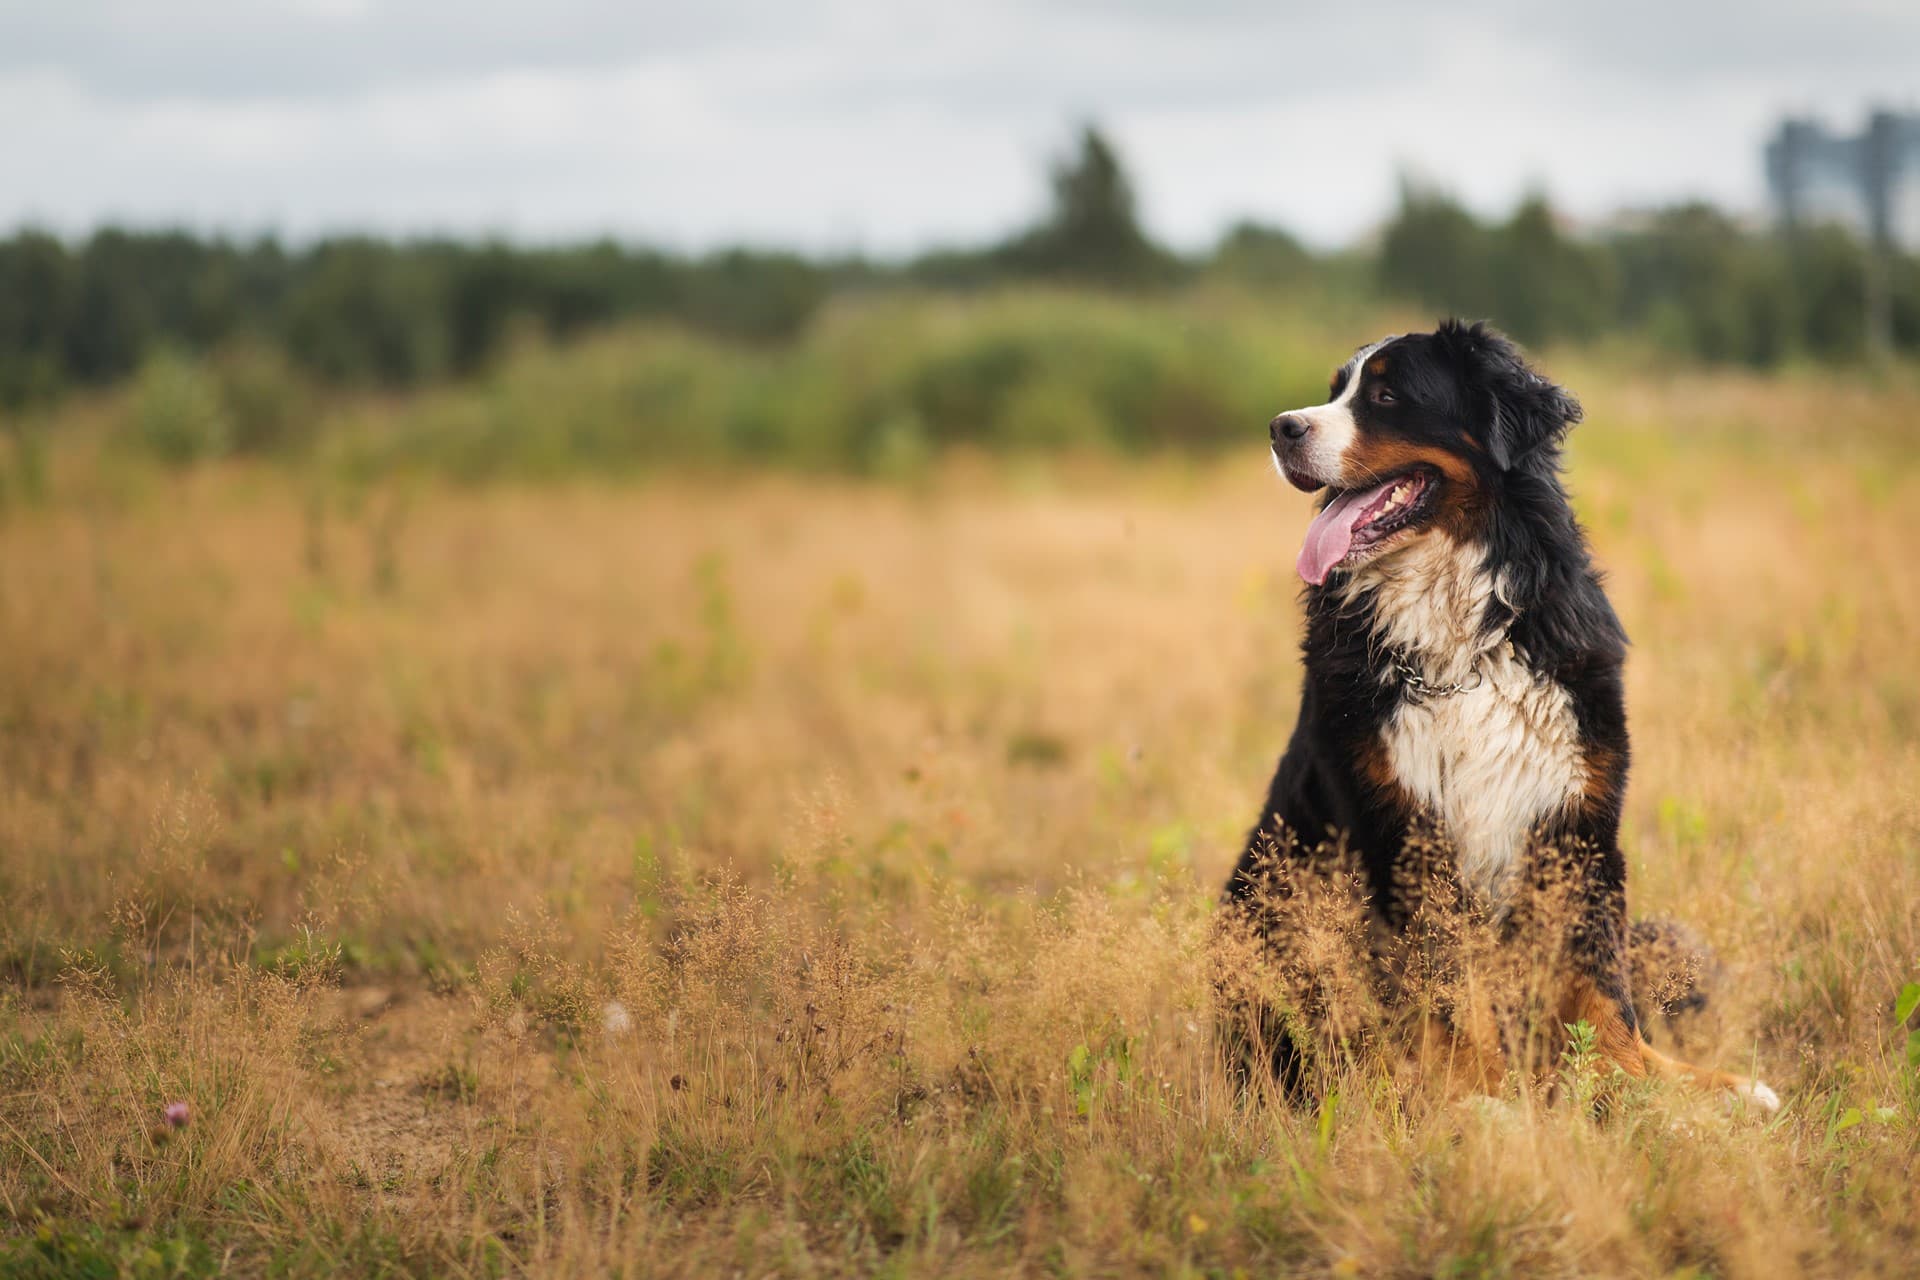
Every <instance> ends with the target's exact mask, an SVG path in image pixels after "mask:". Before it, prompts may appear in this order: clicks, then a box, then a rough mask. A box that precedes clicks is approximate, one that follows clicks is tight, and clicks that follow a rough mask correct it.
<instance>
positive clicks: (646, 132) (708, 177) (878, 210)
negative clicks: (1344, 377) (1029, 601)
mask: <svg viewBox="0 0 1920 1280" xmlns="http://www.w3.org/2000/svg"><path fill="white" fill-rule="evenodd" d="M1725 15H1726V11H1725V10H1724V9H1723V8H1722V7H1721V6H1719V5H1709V4H1706V3H1691V4H1689V3H1667V4H1660V3H1654V2H1653V0H1624V3H1617V4H1614V5H1610V6H1606V7H1600V6H1540V5H1537V4H1528V3H1522V0H1485V2H1484V3H1480V4H1469V5H1460V6H1445V7H1442V6H1434V5H1429V4H1415V3H1411V2H1410V0H1381V2H1380V3H1375V4H1371V5H1367V6H1348V7H1343V8H1340V9H1334V8H1332V7H1313V8H1307V7H1304V6H1291V5H1274V4H1271V3H1252V2H1250V0H1192V2H1190V3H1185V4H1178V5H1174V4H1159V3H1151V4H1150V3H1144V2H1142V0H1117V2H1103V3H1094V2H1093V0H1065V2H1064V3H1062V2H1059V0H1055V2H1053V3H1041V2H1039V0H1033V2H1031V3H1022V2H1021V0H980V2H979V3H974V4H969V5H945V6H914V5H888V4H884V3H879V2H878V0H820V2H816V3H812V4H800V5H795V4H773V3H768V0H711V2H709V3H706V4H704V5H701V6H693V5H685V4H679V5H673V6H668V5H664V4H659V3H653V2H649V3H645V4H641V5H637V6H636V5H622V4H613V3H602V2H600V0H548V2H547V3H544V4H540V5H532V4H512V5H508V4H484V3H471V2H470V3H466V4H458V3H453V2H452V0H412V2H410V3H397V2H396V3H382V2H381V0H252V2H248V0H178V2H176V3H172V4H167V5H156V4H153V3H151V0H67V2H66V3H63V4H61V5H58V6H40V7H35V8H31V9H29V8H26V7H24V6H16V7H14V8H9V9H6V10H0V147H4V148H5V152H6V154H7V155H8V157H9V169H10V174H9V181H8V182H7V183H5V184H0V222H10V221H18V220H20V219H22V218H38V219H42V220H46V221H49V222H51V223H53V224H55V225H57V226H60V227H64V228H68V229H80V228H83V227H86V226H89V225H92V224H94V223H97V222H98V221H101V220H103V219H107V218H121V219H132V220H136V221H141V222H156V221H185V222H188V223H190V224H192V225H198V226H222V227H235V228H256V227H262V226H274V227H279V228H283V229H286V230H289V231H292V232H294V233H296V234H306V233H311V232H315V231H320V230H325V229H331V228H339V227H348V226H368V227H373V228H376V229H382V230H454V231H504V232H508V233H513V234H520V235H527V236H567V235H579V234H594V233H599V232H603V231H606V232H614V233H617V234H625V235H631V236H641V237H648V238H660V239H666V240H670V241H673V242H676V243H682V244H688V245H700V244H711V243H716V242H719V241H724V240H729V239H733V238H737V237H748V238H753V239H760V240H778V241H793V242H800V243H805V244H809V245H813V246H828V247H853V246H860V247H870V248H879V249H883V250H884V249H896V248H903V247H909V246H915V245H921V244H925V243H929V242H934V241H940V240H953V239H967V238H973V237H978V236H983V235H990V234H995V233H997V232H1000V231H1002V230H1004V229H1006V227H1008V226H1009V225H1011V224H1012V223H1013V222H1015V221H1017V220H1019V219H1021V218H1024V217H1027V216H1030V215H1031V213H1032V212H1033V210H1034V209H1036V208H1037V207H1038V204H1039V202H1040V200H1041V199H1042V194H1043V193H1042V183H1041V179H1040V167H1041V162H1042V161H1043V160H1044V158H1045V157H1046V156H1047V154H1048V153H1049V152H1050V151H1051V150H1052V149H1053V148H1054V147H1055V146H1057V145H1058V144H1059V142H1060V140H1061V139H1062V138H1063V137H1064V135H1065V131H1066V129H1067V127H1068V126H1069V125H1070V124H1071V123H1072V122H1073V121H1074V120H1077V119H1080V118H1087V117H1092V118H1098V119H1100V120H1102V121H1104V122H1106V123H1108V124H1109V125H1110V127H1112V128H1113V130H1114V131H1115V132H1116V133H1117V135H1118V136H1119V138H1120V140H1121V142H1122V144H1123V146H1124V148H1125V150H1126V152H1127V154H1128V155H1129V157H1130V159H1131V160H1132V161H1133V162H1134V164H1135V166H1136V168H1137V170H1138V176H1139V179H1140V185H1141V188H1142V191H1143V194H1144V197H1145V200H1146V205H1147V209H1148V212H1149V214H1150V216H1151V217H1152V218H1153V220H1154V222H1155V225H1156V226H1157V227H1158V228H1159V229H1161V230H1162V231H1163V232H1165V233H1166V234H1169V235H1172V236H1174V237H1176V238H1178V239H1180V240H1182V241H1184V242H1187V243H1193V242H1196V241H1199V240H1202V239H1204V238H1205V237H1207V236H1209V235H1211V234H1213V233H1214V232H1216V231H1217V230H1218V228H1219V227H1220V226H1221V225H1222V224H1223V223H1224V222H1225V221H1227V220H1229V219H1231V218H1232V217H1235V216H1238V215H1242V214H1252V215H1256V216H1261V217H1267V218H1272V219H1276V220H1279V221H1283V222H1287V223H1290V224H1292V225H1295V226H1297V227H1299V228H1301V229H1302V230H1304V231H1305V232H1307V233H1308V234H1309V235H1311V236H1313V237H1314V238H1317V239H1320V240H1323V241H1338V240H1342V239H1347V238H1350V237H1351V236H1353V235H1355V234H1357V233H1359V232H1360V231H1362V230H1364V228H1365V227H1366V226H1367V224H1368V223H1369V222H1370V221H1371V220H1372V219H1374V218H1377V217H1378V215H1379V214H1380V213H1381V212H1382V210H1383V209H1384V207H1385V204H1386V202H1387V201H1388V200H1389V199H1390V195H1391V186H1392V180H1393V175H1394V172H1395V170H1396V169H1397V168H1400V167H1408V168H1413V169H1416V170H1419V171H1422V172H1425V173H1428V174H1431V175H1434V176H1437V177H1439V178H1441V179H1443V180H1445V181H1447V182H1449V183H1451V184H1453V185H1454V186H1455V187H1456V188H1458V189H1459V190H1460V191H1461V192H1462V193H1463V194H1465V195H1466V196H1467V197H1468V198H1469V199H1470V200H1471V201H1474V202H1476V203H1478V204H1480V205H1482V206H1483V207H1488V208H1497V207H1500V206H1501V205H1502V204H1503V203H1504V202H1506V201H1508V200H1511V199H1512V198H1513V197H1514V196H1515V195H1516V194H1518V193H1519V192H1520V191H1521V190H1523V189H1524V188H1526V187H1528V186H1529V185H1545V186H1546V187H1548V189H1550V190H1551V191H1552V192H1554V194H1555V195H1556V196H1557V197H1558V198H1560V199H1561V200H1562V201H1563V202H1564V203H1566V204H1568V205H1569V206H1570V207H1572V208H1573V209H1575V210H1576V211H1580V212H1585V213H1589V214H1601V213H1605V212H1606V211H1608V210H1609V209H1611V208H1612V207H1614V206H1615V205H1617V204H1619V203H1621V202H1645V201H1650V200H1657V199H1669V198H1675V197H1680V196H1685V195H1692V194H1699V195H1706V196H1710V197H1712V198H1715V199H1720V200H1723V201H1727V202H1731V203H1734V204H1736V205H1741V204H1745V205H1749V206H1750V205H1752V204H1753V203H1754V202H1755V201H1756V200H1757V199H1758V195H1759V189H1760V182H1759V169H1758V158H1757V148H1758V145H1759V143H1760V141H1761V140H1762V138H1763V137H1764V135H1765V133H1766V131H1767V129H1768V128H1769V127H1770V126H1771V124H1772V122H1773V120H1774V119H1775V118H1776V117H1777V115H1778V114H1779V113H1780V112H1781V111H1782V110H1801V109H1808V108H1812V109H1818V110H1823V111H1826V112H1828V113H1831V114H1833V115H1835V116H1836V117H1837V118H1838V119H1839V121H1840V122H1841V123H1852V121H1853V119H1854V118H1855V117H1857V115H1858V113H1859V112H1860V111H1861V110H1862V109H1863V108H1864V106H1865V105H1866V103H1867V102H1868V101H1869V100H1872V99H1876V98H1881V99H1890V100H1893V101H1896V102H1906V103H1911V102H1912V101H1913V96H1914V92H1915V89H1916V87H1920V86H1917V85H1916V75H1917V74H1920V73H1917V72H1916V68H1920V9H1916V8H1915V7H1914V6H1912V5H1910V4H1907V3H1904V0H1903V2H1902V3H1898V4H1896V3H1890V2H1888V3H1880V2H1877V0H1853V2H1852V3H1842V4H1840V5H1837V6H1833V7H1830V8H1829V10H1828V11H1827V12H1825V13H1823V14H1821V15H1820V16H1818V17H1809V16H1807V15H1806V14H1804V13H1803V12H1798V11H1796V6H1792V5H1788V4H1784V3H1780V2H1779V0H1760V2H1759V3H1756V4H1753V5H1750V6H1748V7H1746V8H1744V9H1742V10H1740V11H1739V12H1738V15H1737V19H1734V18H1730V17H1728V16H1725Z"/></svg>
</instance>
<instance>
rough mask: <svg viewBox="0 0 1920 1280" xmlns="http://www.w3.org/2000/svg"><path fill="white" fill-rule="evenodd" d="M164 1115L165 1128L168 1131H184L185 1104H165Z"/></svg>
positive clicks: (185, 1123)
mask: <svg viewBox="0 0 1920 1280" xmlns="http://www.w3.org/2000/svg"><path fill="white" fill-rule="evenodd" d="M166 1115H167V1127H168V1128H169V1129H184V1128H186V1127H187V1104H186V1103H184V1102H169V1103H168V1104H167V1111H166Z"/></svg>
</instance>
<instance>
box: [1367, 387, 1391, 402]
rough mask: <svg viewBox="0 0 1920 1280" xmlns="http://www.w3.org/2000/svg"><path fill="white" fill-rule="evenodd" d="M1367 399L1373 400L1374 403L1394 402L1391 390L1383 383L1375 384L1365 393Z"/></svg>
mask: <svg viewBox="0 0 1920 1280" xmlns="http://www.w3.org/2000/svg"><path fill="white" fill-rule="evenodd" d="M1367 399H1369V400H1371V401H1373V402H1374V403H1375V404H1392V403H1393V402H1394V395H1393V390H1392V389H1391V388H1390V387H1387V386H1385V385H1384V384H1380V385H1376V386H1375V387H1374V388H1373V390H1371V391H1369V392H1368V393H1367Z"/></svg>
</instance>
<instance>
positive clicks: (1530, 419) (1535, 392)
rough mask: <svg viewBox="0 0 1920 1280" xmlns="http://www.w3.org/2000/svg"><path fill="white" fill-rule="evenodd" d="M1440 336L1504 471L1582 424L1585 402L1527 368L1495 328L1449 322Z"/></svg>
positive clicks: (1479, 323) (1478, 323) (1489, 448)
mask: <svg viewBox="0 0 1920 1280" xmlns="http://www.w3.org/2000/svg"><path fill="white" fill-rule="evenodd" d="M1437 336H1438V337H1439V339H1440V341H1441V343H1442V344H1443V345H1444V346H1446V347H1447V348H1448V349H1449V350H1450V351H1452V353H1453V356H1454V359H1455V360H1456V361H1457V362H1458V367H1459V368H1460V370H1461V372H1462V374H1463V380H1464V381H1465V383H1466V386H1467V389H1468V395H1469V397H1470V398H1471V403H1470V405H1469V407H1470V409H1471V410H1472V411H1473V412H1474V414H1475V416H1476V422H1477V423H1479V424H1480V425H1481V429H1482V430H1483V431H1484V432H1485V436H1484V440H1483V443H1484V444H1485V445H1486V448H1487V453H1488V455H1489V456H1491V457H1492V458H1493V463H1494V465H1495V466H1497V467H1499V468H1500V469H1501V470H1502V471H1510V470H1512V469H1513V466H1514V464H1515V463H1517V462H1519V461H1520V459H1522V458H1524V457H1526V456H1527V455H1528V454H1530V453H1533V452H1534V451H1535V450H1537V449H1541V448H1551V447H1554V446H1557V445H1558V444H1559V443H1560V440H1561V437H1563V436H1565V435H1566V434H1567V431H1568V429H1569V428H1571V427H1572V426H1573V424H1574V423H1576V422H1578V421H1580V402H1579V401H1578V400H1575V399H1574V398H1573V396H1572V395H1571V394H1569V393H1568V392H1567V391H1566V390H1565V389H1564V388H1561V387H1558V386H1555V385H1554V384H1553V383H1551V382H1549V381H1547V380H1546V379H1545V378H1543V377H1541V376H1540V375H1539V374H1537V373H1535V372H1534V371H1533V370H1532V369H1530V368H1528V367H1527V362H1526V360H1525V358H1523V357H1522V356H1521V354H1520V349H1519V348H1518V347H1516V346H1514V345H1513V343H1512V341H1511V340H1509V339H1508V338H1507V336H1506V335H1505V334H1503V333H1501V332H1500V331H1499V330H1497V329H1495V328H1493V327H1492V326H1491V325H1488V324H1487V323H1485V322H1484V321H1475V322H1474V323H1473V324H1464V323H1462V322H1461V321H1458V320H1444V321H1442V322H1441V324H1440V329H1439V332H1438V334H1437Z"/></svg>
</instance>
